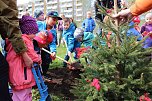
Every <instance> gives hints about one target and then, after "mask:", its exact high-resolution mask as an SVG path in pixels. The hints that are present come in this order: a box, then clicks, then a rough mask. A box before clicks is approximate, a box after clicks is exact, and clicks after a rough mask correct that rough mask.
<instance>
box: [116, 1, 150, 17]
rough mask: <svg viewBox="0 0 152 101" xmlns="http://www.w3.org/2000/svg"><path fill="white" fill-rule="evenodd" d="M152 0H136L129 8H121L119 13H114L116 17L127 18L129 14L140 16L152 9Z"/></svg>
mask: <svg viewBox="0 0 152 101" xmlns="http://www.w3.org/2000/svg"><path fill="white" fill-rule="evenodd" d="M151 5H152V0H148V1H146V2H145V0H136V1H135V3H134V4H133V5H132V6H131V7H130V8H128V9H125V10H121V11H120V12H119V13H118V14H115V15H113V17H114V18H126V17H128V16H132V17H133V16H138V15H140V14H142V13H144V12H146V11H148V10H150V9H152V6H151Z"/></svg>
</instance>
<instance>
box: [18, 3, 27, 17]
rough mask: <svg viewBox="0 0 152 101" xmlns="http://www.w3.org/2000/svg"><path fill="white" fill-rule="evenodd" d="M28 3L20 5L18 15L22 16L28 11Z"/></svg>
mask: <svg viewBox="0 0 152 101" xmlns="http://www.w3.org/2000/svg"><path fill="white" fill-rule="evenodd" d="M25 5H26V4H20V5H18V17H19V18H21V16H22V15H23V13H24V12H25V11H26V6H25Z"/></svg>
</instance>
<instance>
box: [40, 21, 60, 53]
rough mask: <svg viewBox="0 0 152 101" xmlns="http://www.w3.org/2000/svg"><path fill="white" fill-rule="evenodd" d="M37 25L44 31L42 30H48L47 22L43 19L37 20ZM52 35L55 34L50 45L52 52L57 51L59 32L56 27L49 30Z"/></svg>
mask: <svg viewBox="0 0 152 101" xmlns="http://www.w3.org/2000/svg"><path fill="white" fill-rule="evenodd" d="M37 25H38V30H39V31H42V30H46V29H47V28H46V23H45V22H43V21H37ZM49 31H50V32H51V33H52V35H53V41H52V42H51V43H50V44H49V45H48V47H49V49H50V51H51V52H56V43H57V42H56V41H57V40H56V38H57V33H56V30H55V29H51V30H49Z"/></svg>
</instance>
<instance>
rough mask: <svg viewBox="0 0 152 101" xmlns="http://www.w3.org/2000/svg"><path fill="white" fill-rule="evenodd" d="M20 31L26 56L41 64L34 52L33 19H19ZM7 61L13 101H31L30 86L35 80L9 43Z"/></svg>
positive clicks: (29, 68)
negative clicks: (25, 48)
mask: <svg viewBox="0 0 152 101" xmlns="http://www.w3.org/2000/svg"><path fill="white" fill-rule="evenodd" d="M19 23H20V29H21V31H22V33H23V34H22V38H23V40H24V43H25V45H26V47H27V54H28V55H29V58H30V59H31V60H32V61H33V62H37V63H41V58H40V57H39V56H38V55H37V54H36V52H35V51H34V46H33V42H32V40H33V38H34V37H35V34H36V33H37V32H38V27H37V24H36V21H35V19H34V18H32V17H30V16H23V17H22V18H21V19H20V22H19ZM6 44H7V47H6V50H7V52H8V53H7V57H6V59H7V61H8V63H9V66H10V68H9V82H10V85H11V87H12V90H13V96H12V99H13V101H32V94H31V90H32V86H34V85H35V80H34V77H33V74H32V71H31V67H26V66H25V61H24V60H23V58H22V57H21V56H20V55H17V54H16V53H15V51H14V49H13V47H12V45H11V43H10V42H8V41H7V42H6Z"/></svg>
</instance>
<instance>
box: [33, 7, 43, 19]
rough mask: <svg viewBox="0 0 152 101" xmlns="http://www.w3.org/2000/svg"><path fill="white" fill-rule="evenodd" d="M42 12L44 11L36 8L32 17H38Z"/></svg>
mask: <svg viewBox="0 0 152 101" xmlns="http://www.w3.org/2000/svg"><path fill="white" fill-rule="evenodd" d="M42 14H44V12H43V11H42V10H38V9H36V10H35V11H34V17H35V18H38V17H39V16H40V15H42Z"/></svg>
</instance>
